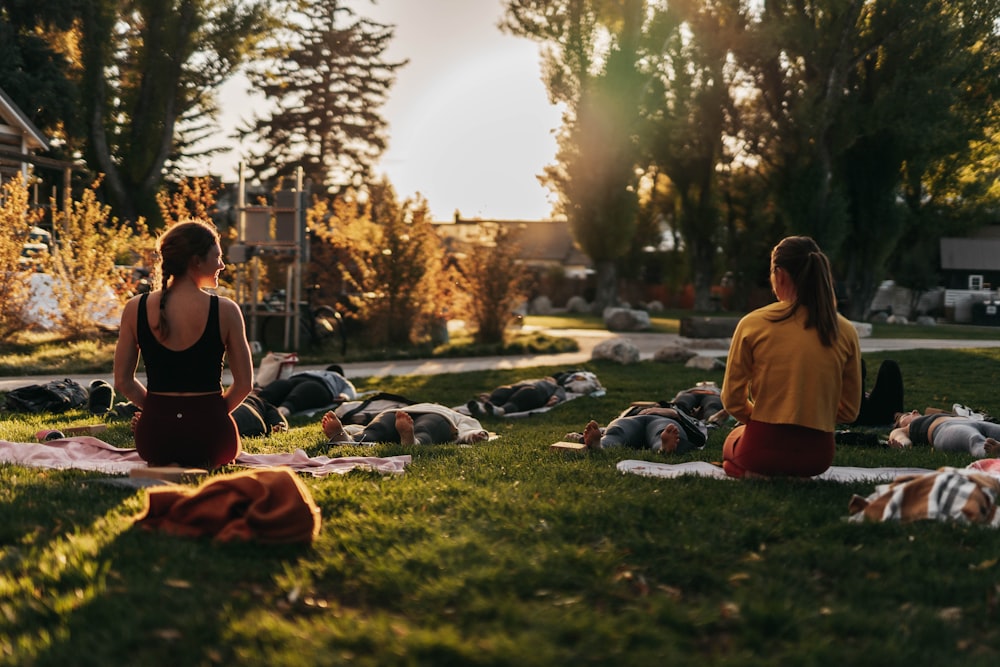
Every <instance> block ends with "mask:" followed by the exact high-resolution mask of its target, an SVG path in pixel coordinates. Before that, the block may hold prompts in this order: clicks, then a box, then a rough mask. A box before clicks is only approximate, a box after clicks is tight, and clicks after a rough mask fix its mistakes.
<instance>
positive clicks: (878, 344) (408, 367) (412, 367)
mask: <svg viewBox="0 0 1000 667" xmlns="http://www.w3.org/2000/svg"><path fill="white" fill-rule="evenodd" d="M545 333H548V334H551V335H553V336H563V337H568V338H574V339H575V340H576V341H577V343H578V344H579V346H580V350H579V351H578V352H565V353H561V354H535V355H531V354H529V355H518V356H496V357H460V358H447V359H445V358H441V359H408V360H400V361H358V362H353V363H344V364H341V365H342V366H343V368H344V373H345V374H346V375H347V377H348V378H361V377H386V376H390V375H438V374H441V373H465V372H468V371H481V370H493V369H500V370H508V369H511V370H512V369H520V368H533V367H536V366H562V367H564V368H569V367H572V366H576V365H578V364H583V363H586V362H588V361H590V357H591V353H592V352H593V350H594V347H595V346H596V345H597V344H598V343H600V342H601V341H602V340H605V339H608V338H615V337H622V338H628V339H630V340H631V341H632V342H633V343H634V344H635V345H636V347H638V348H639V356H640V358H641V359H643V360H648V359H652V358H653V355H654V354H655V353H656V352H657V350H660V349H661V348H663V347H665V346H666V345H668V344H671V343H679V342H682V341H683V342H684V344H686V345H690V344H691V343H692V340H691V339H682V338H681V337H680V336H678V335H676V334H659V333H627V334H618V333H613V332H610V331H605V330H595V329H552V330H546V331H545ZM997 333H998V336H1000V331H998V332H997ZM697 343H698V344H699V345H701V347H700V348H699V349H697V350H694V351H696V352H697V353H698V354H700V355H705V356H713V357H724V356H725V355H726V354H727V353H728V351H729V345H728V341H725V340H708V341H697ZM983 347H1000V337H998V339H997V340H952V339H934V340H927V339H916V338H862V339H861V351H862V352H885V351H893V350H917V349H926V350H943V349H962V348H983ZM334 361H336V360H331V363H334ZM325 366H326V365H325V364H324V365H300V366H297V367H296V370H318V369H322V368H325ZM65 377H66V375H65V374H61V375H60V374H56V375H31V376H21V377H5V378H0V391H10V390H11V389H14V388H16V387H21V386H24V385H28V384H36V383H43V382H48V381H49V380H62V379H63V378H65ZM140 377H141V376H140ZM72 379H74V380H76V381H77V382H79V383H80V384H82V385H84V386H87V385H89V384H90V383H91V382H92V381H93V380H97V379H102V380H106V381H108V382H111V381H112V378H111V373H110V372H109V373H106V374H93V375H73V376H72ZM142 379H143V380H144V379H145V378H142ZM229 379H230V378H229V375H228V373H226V374H225V375H224V377H223V381H224V382H229Z"/></svg>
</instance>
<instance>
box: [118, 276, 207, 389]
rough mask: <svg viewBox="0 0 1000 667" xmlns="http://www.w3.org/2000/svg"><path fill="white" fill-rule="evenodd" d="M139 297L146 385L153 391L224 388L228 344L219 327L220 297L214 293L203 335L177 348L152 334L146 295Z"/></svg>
mask: <svg viewBox="0 0 1000 667" xmlns="http://www.w3.org/2000/svg"><path fill="white" fill-rule="evenodd" d="M148 296H149V294H143V295H142V297H141V298H140V299H139V314H138V322H136V335H137V338H138V341H139V351H140V352H141V353H142V360H143V363H145V365H146V384H147V389H148V390H149V391H153V392H191V393H199V392H216V391H222V356H223V354H224V353H225V351H226V350H225V346H224V345H223V344H222V333H221V332H220V330H219V297H217V296H212V300H211V303H210V304H209V307H208V321H207V322H206V323H205V330H204V331H203V332H202V334H201V338H199V339H198V341H197V342H196V343H195V344H194V345H192V346H191V347H189V348H187V349H186V350H180V351H179V352H175V351H174V350H171V349H170V348H168V347H165V346H164V345H163V344H162V343H160V341H158V340H157V339H156V336H154V335H153V331H152V329H150V327H149V319H148V317H147V316H146V297H148Z"/></svg>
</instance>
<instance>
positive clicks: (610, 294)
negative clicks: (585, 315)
mask: <svg viewBox="0 0 1000 667" xmlns="http://www.w3.org/2000/svg"><path fill="white" fill-rule="evenodd" d="M594 267H595V271H596V272H597V291H596V292H595V294H594V303H593V304H592V305H591V307H590V311H591V312H592V313H594V314H595V315H600V314H601V313H603V312H604V309H605V308H609V307H611V306H616V305H618V271H617V269H616V268H615V261H614V260H613V259H601V260H598V261H597V262H595V263H594Z"/></svg>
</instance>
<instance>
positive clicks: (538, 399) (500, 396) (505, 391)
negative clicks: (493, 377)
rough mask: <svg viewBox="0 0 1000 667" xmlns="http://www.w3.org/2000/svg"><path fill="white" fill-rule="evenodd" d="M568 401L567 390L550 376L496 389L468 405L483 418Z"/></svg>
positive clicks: (475, 415)
mask: <svg viewBox="0 0 1000 667" xmlns="http://www.w3.org/2000/svg"><path fill="white" fill-rule="evenodd" d="M565 400H566V390H565V389H564V388H563V387H562V386H561V385H560V384H559V383H558V382H557V381H556V379H555V378H554V377H551V376H549V377H543V378H537V379H532V380H522V381H521V382H517V383H515V384H507V385H503V386H500V387H497V388H496V389H494V390H493V391H491V392H490V393H489V394H483V395H482V396H480V397H479V400H478V401H477V400H475V399H473V400H471V401H469V402H468V403H466V404H465V406H466V407H467V408H468V409H469V414H471V415H472V416H473V417H482V416H483V415H484V414H490V415H493V416H495V417H502V416H504V415H505V414H508V413H517V412H527V411H528V410H537V409H538V408H542V407H546V406H553V405H555V404H556V403H558V402H560V401H565Z"/></svg>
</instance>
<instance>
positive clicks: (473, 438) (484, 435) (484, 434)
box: [469, 431, 490, 442]
mask: <svg viewBox="0 0 1000 667" xmlns="http://www.w3.org/2000/svg"><path fill="white" fill-rule="evenodd" d="M489 439H490V434H489V432H488V431H476V432H475V433H472V434H470V435H469V442H485V441H486V440H489Z"/></svg>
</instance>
